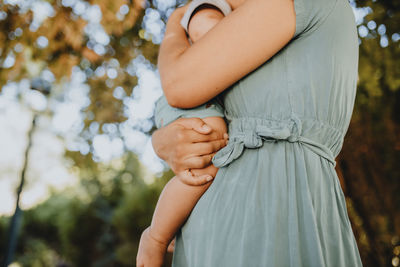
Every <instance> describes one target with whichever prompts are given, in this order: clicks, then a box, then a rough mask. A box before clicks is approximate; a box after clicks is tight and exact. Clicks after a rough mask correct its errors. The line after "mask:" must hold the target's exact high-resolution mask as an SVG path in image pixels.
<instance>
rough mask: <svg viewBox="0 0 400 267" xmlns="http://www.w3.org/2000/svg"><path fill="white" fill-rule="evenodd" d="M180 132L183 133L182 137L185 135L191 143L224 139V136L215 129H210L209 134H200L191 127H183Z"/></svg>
mask: <svg viewBox="0 0 400 267" xmlns="http://www.w3.org/2000/svg"><path fill="white" fill-rule="evenodd" d="M181 134H183V137H185V138H186V139H187V140H190V141H191V142H193V143H197V142H210V141H215V140H219V139H223V140H225V139H224V136H223V135H221V134H220V133H218V132H217V131H212V132H211V133H209V134H201V133H198V132H196V131H194V130H191V129H185V130H182V132H181Z"/></svg>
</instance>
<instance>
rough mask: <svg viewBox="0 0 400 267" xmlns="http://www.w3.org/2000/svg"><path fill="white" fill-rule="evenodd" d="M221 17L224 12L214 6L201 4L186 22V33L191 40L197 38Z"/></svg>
mask: <svg viewBox="0 0 400 267" xmlns="http://www.w3.org/2000/svg"><path fill="white" fill-rule="evenodd" d="M223 18H224V14H223V13H222V12H221V10H220V9H219V8H217V7H216V6H213V5H210V4H203V5H201V6H199V7H197V8H196V9H195V10H194V11H193V13H192V16H191V17H190V19H189V24H188V34H189V37H190V39H191V40H192V42H196V41H197V40H199V39H200V38H201V37H202V36H203V35H204V34H206V33H207V32H208V31H209V30H211V28H213V27H214V26H215V25H216V24H217V23H218V22H219V21H220V20H221V19H223Z"/></svg>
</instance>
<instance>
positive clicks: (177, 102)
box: [164, 89, 182, 108]
mask: <svg viewBox="0 0 400 267" xmlns="http://www.w3.org/2000/svg"><path fill="white" fill-rule="evenodd" d="M164 94H165V98H166V99H167V102H168V104H169V105H170V106H171V107H174V108H182V107H181V102H182V101H181V99H180V98H179V97H178V94H177V93H176V92H174V91H171V90H168V89H164Z"/></svg>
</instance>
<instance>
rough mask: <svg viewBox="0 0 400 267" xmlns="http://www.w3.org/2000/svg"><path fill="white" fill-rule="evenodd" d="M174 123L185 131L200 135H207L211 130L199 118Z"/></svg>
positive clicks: (181, 119)
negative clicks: (188, 130) (192, 131)
mask: <svg viewBox="0 0 400 267" xmlns="http://www.w3.org/2000/svg"><path fill="white" fill-rule="evenodd" d="M176 122H177V123H178V124H180V125H182V126H183V127H184V128H186V129H190V130H195V131H197V132H198V133H200V134H209V133H211V131H212V129H211V127H210V126H208V125H207V124H206V123H205V122H204V121H203V120H202V119H200V118H179V119H177V120H176Z"/></svg>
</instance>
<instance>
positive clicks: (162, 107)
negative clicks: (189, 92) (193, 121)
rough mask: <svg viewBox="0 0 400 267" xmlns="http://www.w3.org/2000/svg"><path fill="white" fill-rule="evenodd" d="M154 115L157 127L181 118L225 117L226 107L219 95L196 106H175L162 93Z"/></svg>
mask: <svg viewBox="0 0 400 267" xmlns="http://www.w3.org/2000/svg"><path fill="white" fill-rule="evenodd" d="M154 117H155V123H156V127H157V128H161V127H163V126H166V125H168V124H170V123H171V122H173V121H175V120H177V119H179V118H200V119H203V118H206V117H224V108H223V105H222V103H221V101H219V99H218V97H215V98H213V99H211V100H210V101H209V102H207V103H205V104H203V105H201V106H198V107H196V108H191V109H180V108H174V107H171V106H170V105H169V104H168V102H167V99H166V98H165V96H164V95H162V96H161V97H160V98H159V99H158V100H157V102H156V109H155V115H154Z"/></svg>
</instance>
